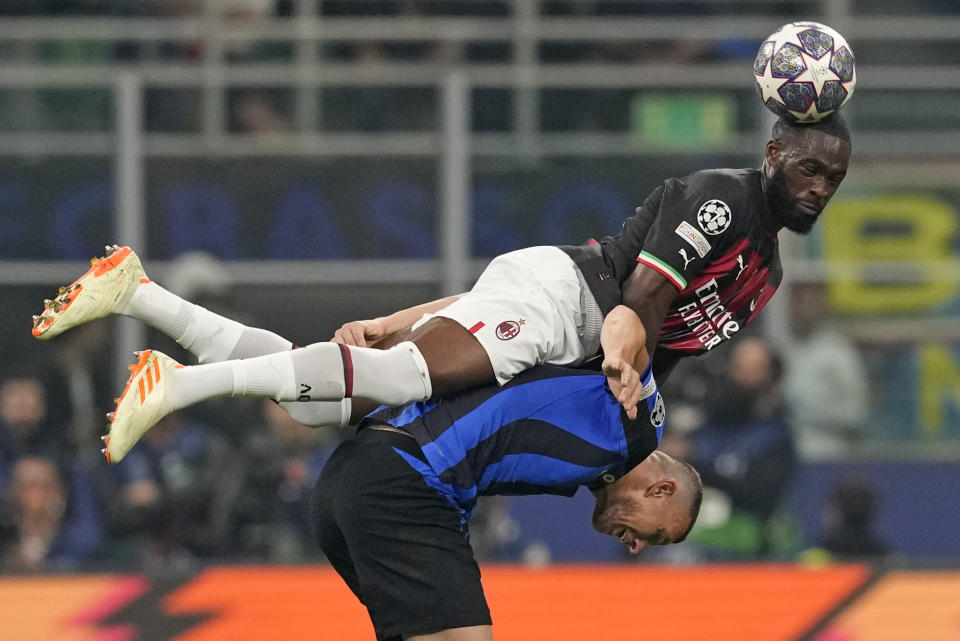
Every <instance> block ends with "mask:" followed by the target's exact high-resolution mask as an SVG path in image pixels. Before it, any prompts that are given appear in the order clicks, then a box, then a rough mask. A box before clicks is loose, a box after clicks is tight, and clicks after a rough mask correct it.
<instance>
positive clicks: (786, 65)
mask: <svg viewBox="0 0 960 641" xmlns="http://www.w3.org/2000/svg"><path fill="white" fill-rule="evenodd" d="M753 75H754V78H755V79H756V81H757V93H758V94H759V95H760V99H761V100H763V104H764V105H766V106H767V109H769V110H770V111H772V112H773V113H775V114H777V115H778V116H787V117H789V118H792V119H793V120H794V121H796V122H800V123H811V122H817V121H818V120H821V119H822V118H824V117H826V116H828V115H830V114H832V113H833V112H834V111H836V110H837V109H839V108H840V107H842V106H843V105H845V104H846V102H847V101H848V100H850V96H852V95H853V90H854V88H855V87H856V86H857V69H856V63H855V60H854V57H853V51H852V50H851V49H850V45H848V44H847V41H846V40H844V38H843V36H841V35H840V34H839V33H837V32H836V31H834V30H833V29H831V28H830V27H828V26H827V25H824V24H820V23H818V22H791V23H790V24H785V25H783V26H782V27H780V29H778V30H777V31H776V32H775V33H772V34H770V35H769V36H768V37H767V38H766V39H765V40H764V41H763V44H762V45H760V51H758V52H757V57H756V58H755V59H754V61H753Z"/></svg>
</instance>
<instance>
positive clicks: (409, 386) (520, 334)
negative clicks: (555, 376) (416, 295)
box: [33, 115, 851, 461]
mask: <svg viewBox="0 0 960 641" xmlns="http://www.w3.org/2000/svg"><path fill="white" fill-rule="evenodd" d="M850 152H851V143H850V135H849V132H848V130H847V127H846V124H845V123H844V121H843V120H842V117H841V116H839V115H834V116H832V117H829V118H826V119H824V120H822V121H820V122H818V123H814V124H805V125H797V124H794V123H791V122H790V121H787V120H784V119H781V120H779V121H777V122H776V123H775V124H774V127H773V132H772V136H771V139H770V140H769V141H768V142H767V144H766V147H765V150H764V159H763V163H762V166H761V168H760V169H739V170H731V169H717V170H707V171H702V172H697V173H695V174H691V175H690V176H687V177H685V178H673V179H669V180H667V181H665V182H664V184H663V185H662V186H661V187H659V188H657V189H656V190H655V191H654V192H653V193H652V194H651V195H650V196H649V197H648V198H647V200H646V201H645V202H644V204H643V205H642V206H641V207H640V208H638V209H637V212H636V214H635V215H634V216H632V217H631V218H629V219H627V220H626V222H625V223H624V225H623V229H622V230H621V232H620V233H619V234H618V235H616V236H613V237H608V238H604V239H602V240H601V241H600V242H599V243H596V244H592V245H585V246H577V247H533V248H528V249H524V250H519V251H516V252H512V253H510V254H506V255H503V256H500V257H498V258H496V259H494V260H493V261H492V262H491V264H490V265H489V266H488V267H487V269H486V270H485V271H484V273H483V274H482V275H481V277H480V279H479V280H478V282H477V284H476V285H475V286H474V287H473V288H472V289H471V291H470V292H468V293H466V294H464V295H461V296H455V297H450V298H446V299H442V300H439V301H434V302H432V303H427V304H425V305H421V306H418V307H414V308H411V309H408V310H402V311H400V312H397V313H395V314H392V315H390V316H387V317H384V318H379V319H374V320H369V321H356V322H354V323H349V324H347V325H345V326H344V327H343V328H341V330H339V331H338V332H337V335H336V336H335V337H334V340H335V342H333V343H314V344H312V345H309V346H307V347H305V348H303V349H297V350H290V348H291V347H292V345H291V343H290V342H289V341H287V340H286V339H283V338H281V337H279V336H277V335H276V334H272V333H270V332H267V331H265V330H259V329H254V328H248V327H244V326H242V325H239V324H238V323H235V322H233V321H230V320H228V319H225V318H223V317H221V316H218V315H216V314H213V313H211V312H209V311H207V310H205V309H203V308H200V307H197V306H195V305H191V304H190V303H188V302H186V301H183V300H182V299H180V298H179V297H176V296H174V295H173V294H171V293H170V292H167V291H166V290H164V289H163V288H161V287H160V286H159V285H157V284H155V283H152V282H149V280H148V279H146V277H145V275H144V274H143V270H142V268H141V266H140V263H139V260H138V259H137V257H136V255H135V254H134V253H133V252H132V251H130V250H129V249H128V248H123V249H120V248H117V250H118V251H113V252H112V253H109V255H108V256H107V258H106V259H104V260H102V261H100V262H99V263H97V264H96V265H94V266H93V267H92V268H91V270H90V271H89V272H88V273H87V274H85V275H84V276H83V277H82V278H81V279H80V280H78V281H76V282H75V283H74V284H72V285H71V286H69V287H67V288H64V289H63V290H62V292H61V294H60V295H59V296H58V297H57V298H56V299H55V300H53V301H50V302H49V303H48V304H47V305H46V306H45V309H44V311H43V313H42V314H41V315H40V316H38V317H36V318H35V320H34V330H33V333H34V335H35V336H37V337H38V338H49V337H51V336H55V335H57V334H59V333H61V332H63V331H65V330H66V329H69V328H70V327H72V326H74V325H76V324H79V323H82V322H86V321H88V320H92V319H94V318H99V317H102V316H105V315H107V314H110V313H120V314H125V315H128V316H132V317H135V318H139V319H141V320H144V321H145V322H147V323H149V324H150V325H152V326H154V327H156V328H158V329H160V330H162V331H164V332H165V333H167V334H169V335H170V336H171V337H172V338H174V339H175V340H176V341H177V342H178V343H180V344H181V345H183V346H184V347H185V348H187V349H189V350H191V351H192V352H193V353H195V354H196V355H197V356H198V358H199V359H200V362H201V363H208V364H207V365H201V366H198V367H197V368H196V369H195V371H193V372H191V377H192V379H193V380H192V383H191V385H190V386H189V387H187V386H180V387H182V389H181V392H178V393H177V394H174V395H173V396H172V397H171V398H168V399H164V401H163V406H162V407H156V408H152V407H150V406H151V405H154V404H157V403H158V400H156V399H153V400H151V399H147V398H145V397H143V396H141V395H140V391H139V384H140V382H139V381H133V383H134V388H133V389H132V390H131V391H132V392H134V393H133V394H130V395H124V398H126V399H128V401H127V402H128V403H129V404H130V405H131V406H136V407H138V408H139V409H138V411H136V412H132V411H131V412H127V411H122V410H124V408H121V407H118V411H117V412H116V413H115V418H114V420H113V422H112V424H111V428H110V434H111V439H110V442H109V444H108V447H107V452H108V454H109V455H110V457H111V459H112V460H114V461H117V460H119V458H121V457H122V456H123V455H124V454H125V453H126V451H127V450H126V449H124V448H127V449H128V448H129V447H132V446H133V444H134V443H136V441H137V440H138V439H139V438H140V437H141V436H142V435H143V433H144V432H146V430H147V429H149V428H150V426H152V425H153V422H155V421H156V420H158V419H159V417H160V416H162V415H163V414H165V413H166V412H169V411H172V409H175V408H176V407H183V406H184V405H187V404H191V403H194V402H197V401H199V400H203V399H204V398H210V397H214V396H230V395H232V396H245V395H257V396H269V397H272V398H275V399H277V400H278V401H281V402H285V403H286V404H285V407H286V408H287V409H288V411H290V412H291V413H292V414H293V415H294V416H295V417H296V418H297V419H298V420H300V421H301V422H303V423H306V424H311V425H318V424H343V423H344V422H346V420H347V419H348V418H349V416H350V415H351V411H350V407H351V405H352V402H353V401H352V399H372V400H373V401H376V402H377V403H385V404H388V405H399V404H404V403H407V402H410V401H416V400H424V399H427V398H430V397H431V396H434V395H447V394H450V393H454V392H457V391H461V390H466V389H470V388H472V387H477V386H479V385H484V384H489V383H493V382H497V383H499V384H503V383H505V382H506V381H508V380H510V378H512V377H513V376H515V375H516V374H517V373H518V372H520V371H523V370H524V369H526V368H528V367H530V366H533V365H536V364H539V363H551V364H559V365H564V364H580V363H583V362H585V361H587V360H589V359H592V358H593V357H594V356H595V355H597V353H598V349H599V348H600V347H601V345H600V340H599V338H600V328H601V326H602V323H603V320H604V317H605V315H606V314H607V313H608V312H609V311H610V310H611V309H613V307H614V306H616V305H617V304H620V303H622V304H623V305H625V306H627V307H628V308H629V309H630V310H632V311H633V313H635V314H636V315H637V317H638V318H639V319H640V320H641V322H642V324H643V326H644V327H646V328H647V333H646V337H647V339H646V340H647V349H648V351H649V352H650V353H651V354H655V358H654V365H653V369H654V374H655V375H656V376H658V377H660V378H661V380H662V379H663V378H664V377H665V376H666V375H667V374H668V373H669V372H670V370H671V369H672V367H673V365H674V364H675V363H676V361H677V359H678V358H680V357H682V356H686V355H696V354H702V353H704V352H706V351H709V350H711V349H713V348H714V347H716V346H717V345H718V344H720V343H722V342H723V341H725V340H728V339H729V338H732V337H733V336H735V335H736V334H737V333H739V331H740V330H741V329H742V328H743V327H744V326H745V325H746V324H747V323H749V322H750V321H751V320H752V319H753V318H754V317H755V316H756V314H757V313H758V312H759V311H760V309H762V308H763V306H764V305H765V304H766V302H767V301H768V300H769V299H770V297H771V296H772V295H773V293H774V291H775V290H776V288H777V286H778V285H779V282H780V278H781V275H782V273H781V267H780V259H779V253H778V241H777V233H778V232H779V231H780V229H782V228H787V229H789V230H792V231H795V232H798V233H806V232H809V231H810V229H811V228H812V227H813V224H814V223H815V222H816V220H817V218H818V217H819V215H820V213H821V212H822V210H823V208H824V207H825V206H826V204H827V202H829V200H830V198H831V197H832V196H833V194H834V193H835V192H836V190H837V188H838V187H839V185H840V183H841V181H842V180H843V178H844V176H845V174H846V170H847V166H848V164H849V159H850ZM338 343H339V344H338ZM348 345H349V347H348ZM370 345H374V346H376V347H377V348H380V349H369V348H368V347H367V346H370ZM658 346H659V347H660V349H659V350H656V351H654V350H655V348H656V347H658ZM603 347H604V348H605V349H608V348H609V347H610V346H608V345H604V346H603ZM251 357H256V358H251ZM150 358H152V359H158V358H160V357H159V356H157V355H156V353H153V355H152V356H151V357H150ZM236 359H245V360H236ZM220 361H229V362H220ZM145 365H150V367H144V366H145ZM151 368H155V369H157V370H158V371H159V369H160V368H161V364H155V363H153V362H151V363H141V367H139V368H138V372H139V376H141V377H145V376H147V374H146V372H147V371H149V370H150V369H151ZM605 373H606V374H607V376H608V378H609V379H610V380H614V379H615V380H617V381H618V382H619V384H620V385H619V395H618V400H619V401H620V402H621V403H622V404H623V406H624V408H625V410H626V411H627V412H628V413H630V414H631V415H634V414H635V412H636V404H637V400H638V398H639V395H640V391H641V389H642V383H641V381H640V377H639V375H638V373H637V372H636V371H635V370H634V369H633V368H632V367H631V366H630V364H629V363H627V362H625V361H619V362H617V365H616V366H613V365H611V366H609V367H608V368H607V369H605ZM147 387H149V386H147ZM145 389H146V388H145ZM148 400H150V402H149V403H148V402H147V401H148ZM141 401H143V402H142V403H141ZM291 402H295V403H291Z"/></svg>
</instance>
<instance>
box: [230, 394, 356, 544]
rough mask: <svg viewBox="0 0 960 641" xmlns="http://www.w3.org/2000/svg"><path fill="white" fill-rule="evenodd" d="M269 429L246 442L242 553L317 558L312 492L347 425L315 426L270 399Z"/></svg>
mask: <svg viewBox="0 0 960 641" xmlns="http://www.w3.org/2000/svg"><path fill="white" fill-rule="evenodd" d="M260 402H261V403H262V405H261V407H262V413H263V414H262V416H263V429H261V430H258V431H255V432H253V433H252V435H251V437H250V439H249V441H248V443H247V446H246V447H245V448H244V460H245V465H244V469H245V470H246V479H245V482H244V489H243V492H242V494H241V496H240V497H239V499H238V503H237V506H236V511H235V517H234V518H235V519H236V525H235V530H236V531H238V532H239V536H238V538H239V540H240V544H241V546H243V548H244V549H243V550H242V554H244V555H245V556H247V557H248V558H249V557H252V558H255V559H257V560H262V561H271V562H283V563H291V562H298V561H301V562H302V561H306V560H310V559H314V558H317V556H318V555H319V553H320V552H319V550H318V549H317V547H316V545H315V544H314V538H313V534H312V531H311V529H310V514H309V502H310V493H311V492H312V490H313V486H314V484H315V483H316V480H317V478H318V477H319V475H320V470H321V469H322V468H323V465H324V463H326V461H327V458H329V456H330V454H331V453H332V452H333V450H334V448H335V447H336V445H337V444H338V443H339V442H340V441H341V440H342V439H343V438H344V437H345V436H346V435H347V433H346V432H344V431H336V430H323V429H321V430H311V429H307V428H305V427H304V426H303V425H301V424H300V423H297V422H296V421H295V420H293V418H291V417H290V414H288V413H287V412H286V411H285V410H283V409H282V408H281V407H280V406H279V405H277V404H276V403H275V402H273V401H270V400H265V401H260Z"/></svg>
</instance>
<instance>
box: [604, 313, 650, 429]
mask: <svg viewBox="0 0 960 641" xmlns="http://www.w3.org/2000/svg"><path fill="white" fill-rule="evenodd" d="M646 342H647V337H646V332H645V331H644V328H643V323H641V322H640V318H639V317H638V316H637V315H636V314H635V313H634V312H633V310H632V309H630V308H629V307H627V306H625V305H617V306H616V307H614V308H613V309H612V310H611V311H610V313H609V314H607V317H606V318H605V319H604V321H603V327H602V329H601V330H600V346H601V348H602V349H603V355H604V358H603V364H602V369H603V373H604V374H606V375H607V383H608V385H609V386H610V391H611V392H613V395H614V396H615V397H616V398H617V402H619V403H620V404H621V405H623V409H624V410H625V411H626V412H627V416H629V417H630V418H632V419H633V418H636V417H637V403H638V402H640V395H641V392H642V391H643V382H642V380H641V378H640V373H641V372H642V371H643V370H645V369H646V367H647V365H648V363H649V362H650V357H649V355H648V353H647V345H646Z"/></svg>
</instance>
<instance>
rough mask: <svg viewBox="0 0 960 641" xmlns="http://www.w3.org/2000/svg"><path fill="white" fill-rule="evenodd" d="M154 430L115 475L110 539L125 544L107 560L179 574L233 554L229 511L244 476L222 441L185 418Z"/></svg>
mask: <svg viewBox="0 0 960 641" xmlns="http://www.w3.org/2000/svg"><path fill="white" fill-rule="evenodd" d="M157 427H159V428H160V429H159V430H158V431H157V433H156V434H150V435H148V437H149V438H146V437H145V438H144V440H143V441H141V443H140V444H139V445H138V446H137V448H136V449H135V450H133V451H132V452H130V454H129V455H128V456H127V457H126V458H125V459H124V460H123V462H122V463H121V464H120V465H118V466H117V467H116V468H114V471H115V475H116V481H117V486H118V487H117V493H116V494H117V497H118V498H117V499H115V501H114V503H113V505H112V506H111V507H112V510H111V514H110V523H111V533H112V535H113V536H115V537H117V538H118V539H121V540H123V543H124V544H123V545H120V546H119V547H118V550H119V551H117V552H116V553H115V555H116V557H117V558H114V559H113V560H114V561H116V562H121V563H122V562H124V561H126V562H131V561H132V562H134V563H136V564H138V565H140V566H141V567H143V568H145V569H147V570H151V571H157V572H165V573H178V572H183V571H188V570H190V569H191V568H192V567H194V565H195V563H196V562H197V561H198V560H201V559H204V560H214V559H218V558H222V557H223V556H224V555H226V554H228V553H229V552H230V551H231V550H232V548H233V545H234V541H233V537H232V533H231V528H230V525H231V518H232V511H233V508H234V505H235V503H236V501H237V498H238V497H239V495H240V493H241V491H242V489H243V485H242V483H243V474H244V472H243V468H242V466H241V465H240V464H239V461H240V460H241V459H240V455H239V453H238V452H237V450H236V449H235V448H234V447H233V446H231V445H230V443H229V442H228V441H227V440H226V439H225V438H223V437H222V436H220V435H219V434H217V433H216V431H215V430H214V429H212V428H210V427H209V426H207V425H205V424H202V423H199V422H196V421H193V420H190V419H189V418H188V417H187V416H186V415H185V414H184V413H174V414H172V415H170V416H168V417H167V418H165V419H164V420H163V421H161V422H160V423H158V424H157ZM153 431H154V430H151V432H153ZM131 546H132V547H131ZM128 554H132V556H133V557H134V558H132V559H131V558H129V556H127V555H128Z"/></svg>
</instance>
